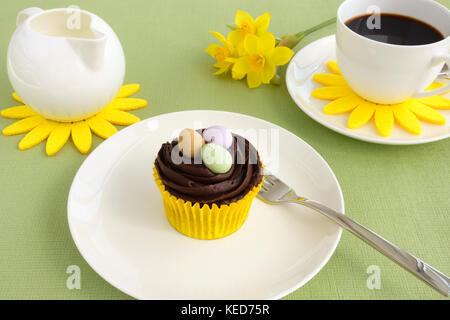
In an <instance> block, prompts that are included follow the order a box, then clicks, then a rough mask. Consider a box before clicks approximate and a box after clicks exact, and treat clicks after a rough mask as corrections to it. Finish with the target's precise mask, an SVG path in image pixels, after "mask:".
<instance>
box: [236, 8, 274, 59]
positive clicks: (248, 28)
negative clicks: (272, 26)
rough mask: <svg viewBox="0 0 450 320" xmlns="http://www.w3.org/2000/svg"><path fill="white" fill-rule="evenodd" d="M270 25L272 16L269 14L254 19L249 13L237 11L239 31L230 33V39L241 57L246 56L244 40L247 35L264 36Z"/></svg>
mask: <svg viewBox="0 0 450 320" xmlns="http://www.w3.org/2000/svg"><path fill="white" fill-rule="evenodd" d="M269 23H270V14H269V13H268V12H266V13H264V14H262V15H260V16H259V17H258V18H256V19H253V17H252V16H251V15H249V14H248V13H247V12H244V11H241V10H238V11H237V13H236V17H235V24H236V27H237V29H236V30H233V31H231V32H230V34H229V39H230V41H231V42H233V43H235V44H236V46H237V50H238V53H239V55H243V54H244V40H245V38H246V37H247V35H249V34H252V35H256V36H258V37H261V36H263V35H264V34H265V33H266V32H267V29H268V28H269Z"/></svg>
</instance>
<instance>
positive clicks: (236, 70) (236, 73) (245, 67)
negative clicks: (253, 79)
mask: <svg viewBox="0 0 450 320" xmlns="http://www.w3.org/2000/svg"><path fill="white" fill-rule="evenodd" d="M249 71H250V65H249V64H248V57H242V58H240V59H239V60H237V61H236V63H235V64H234V66H233V68H232V69H231V73H232V77H233V79H236V80H240V79H242V78H244V76H245V75H246V74H247V73H248V72H249Z"/></svg>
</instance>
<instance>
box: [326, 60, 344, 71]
mask: <svg viewBox="0 0 450 320" xmlns="http://www.w3.org/2000/svg"><path fill="white" fill-rule="evenodd" d="M327 67H328V69H330V71H331V72H333V73H335V74H341V70H339V67H338V64H337V62H336V61H328V62H327Z"/></svg>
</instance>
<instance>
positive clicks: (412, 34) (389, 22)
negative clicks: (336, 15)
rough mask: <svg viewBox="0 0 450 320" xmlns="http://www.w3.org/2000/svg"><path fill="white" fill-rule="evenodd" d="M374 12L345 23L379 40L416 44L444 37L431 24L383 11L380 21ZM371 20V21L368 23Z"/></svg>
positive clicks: (427, 42) (391, 42)
mask: <svg viewBox="0 0 450 320" xmlns="http://www.w3.org/2000/svg"><path fill="white" fill-rule="evenodd" d="M370 17H372V14H367V15H362V16H357V17H354V18H351V19H350V20H348V21H347V22H345V24H346V25H347V26H348V27H349V28H350V29H352V30H353V31H354V32H356V33H358V34H360V35H362V36H364V37H366V38H369V39H372V40H375V41H379V42H385V43H390V44H398V45H403V46H414V45H422V44H429V43H433V42H437V41H440V40H442V39H444V36H443V35H442V33H441V32H439V31H438V30H437V29H436V28H434V27H432V26H430V25H429V24H427V23H425V22H423V21H420V20H417V19H415V18H411V17H408V16H403V15H399V14H392V13H381V14H380V15H379V19H380V20H379V21H380V23H379V24H377V23H376V21H377V20H376V19H377V18H376V17H372V18H371V19H370V20H369V18H370ZM368 20H369V23H367V22H368ZM377 27H378V28H377Z"/></svg>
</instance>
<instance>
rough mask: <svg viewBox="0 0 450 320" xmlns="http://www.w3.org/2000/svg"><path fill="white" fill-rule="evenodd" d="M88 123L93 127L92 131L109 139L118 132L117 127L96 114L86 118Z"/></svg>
mask: <svg viewBox="0 0 450 320" xmlns="http://www.w3.org/2000/svg"><path fill="white" fill-rule="evenodd" d="M86 122H87V124H88V125H89V127H90V128H91V130H92V132H94V133H95V134H96V135H98V136H99V137H101V138H103V139H108V138H109V137H111V136H112V135H113V134H115V133H116V132H117V129H116V127H114V126H113V125H112V124H111V123H109V122H108V121H106V120H105V119H103V118H101V117H99V116H95V117H92V118H89V119H88V120H86Z"/></svg>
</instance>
